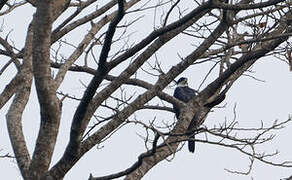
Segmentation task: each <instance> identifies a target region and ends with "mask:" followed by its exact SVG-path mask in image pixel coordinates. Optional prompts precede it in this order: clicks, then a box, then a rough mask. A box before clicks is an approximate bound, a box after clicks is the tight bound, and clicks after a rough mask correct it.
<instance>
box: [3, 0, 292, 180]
mask: <svg viewBox="0 0 292 180" xmlns="http://www.w3.org/2000/svg"><path fill="white" fill-rule="evenodd" d="M184 3H185V2H181V1H180V0H176V1H171V0H156V1H147V0H146V1H143V0H127V1H124V0H108V1H105V2H99V1H96V0H84V1H81V0H72V1H70V0H55V1H51V0H38V1H37V0H29V1H28V0H27V1H23V2H16V1H7V0H6V1H1V4H0V8H1V13H0V14H1V16H2V17H3V18H4V19H5V16H6V15H9V14H12V13H14V12H15V11H16V10H17V9H18V8H20V7H21V8H24V7H25V8H30V9H34V10H35V13H34V15H33V17H32V20H31V22H30V24H29V25H28V26H27V27H25V28H23V29H24V31H23V35H24V36H25V37H26V38H25V39H26V41H25V45H24V46H23V47H17V46H15V45H14V43H13V42H14V41H13V40H11V39H10V35H9V33H7V34H6V35H5V36H4V35H3V34H2V35H1V38H0V44H1V49H0V54H1V56H2V57H3V59H2V60H1V61H2V62H1V70H0V75H4V74H5V75H7V74H9V75H10V76H11V77H10V81H7V82H5V83H6V86H5V88H3V90H2V92H1V94H0V107H1V108H2V107H3V106H4V105H6V104H8V103H9V109H8V111H7V113H6V121H7V127H8V132H9V137H10V141H11V145H12V148H13V151H14V156H15V159H16V161H17V165H18V167H19V170H20V172H21V175H22V177H23V178H24V179H27V180H28V179H29V180H39V179H43V180H51V179H63V178H64V176H65V175H66V174H67V173H68V171H69V170H70V169H71V168H72V167H73V166H74V165H76V164H77V163H78V161H79V160H80V159H81V158H82V157H83V156H86V154H87V152H88V151H89V150H91V149H92V148H93V147H94V146H97V145H99V144H100V143H101V142H103V141H105V140H106V141H110V140H111V138H110V135H112V134H113V133H115V132H117V131H119V128H120V127H121V126H127V125H129V124H134V125H135V126H137V127H143V128H144V129H145V135H141V137H142V138H143V139H144V141H145V149H146V151H145V152H144V153H142V154H141V155H140V156H139V157H138V160H137V162H133V165H132V166H130V167H128V168H126V167H125V170H124V171H121V172H113V173H112V174H111V175H106V176H104V177H93V176H92V175H90V177H89V179H113V178H118V177H123V176H124V177H125V179H127V180H134V179H141V178H142V177H143V176H144V175H145V174H146V173H147V172H148V171H149V170H150V169H151V168H153V167H154V166H155V165H156V164H158V163H159V162H161V161H163V160H165V159H167V158H168V157H169V156H171V155H172V157H174V156H173V155H175V154H176V153H177V152H178V151H179V150H180V149H181V146H180V145H182V144H183V142H185V141H187V140H188V139H189V138H188V135H187V128H188V126H189V124H190V122H191V120H192V117H193V116H194V115H195V114H196V115H197V117H198V120H197V127H196V130H193V131H192V132H191V133H194V134H200V133H202V134H205V135H206V137H208V136H213V137H217V141H211V140H209V139H208V138H205V139H196V141H197V142H202V143H209V144H217V145H218V146H224V147H229V148H232V149H237V150H238V151H240V152H242V153H243V154H245V155H247V156H249V157H250V159H251V163H250V169H249V170H248V171H247V172H238V171H232V170H229V171H230V172H233V173H249V172H250V170H251V168H252V165H253V161H254V160H255V159H257V160H259V161H261V162H263V163H268V164H271V165H274V166H282V167H292V164H291V163H288V162H283V163H282V162H273V161H269V160H267V158H266V157H269V156H272V155H276V154H261V153H258V152H257V151H256V148H255V147H256V146H257V145H259V144H262V143H265V142H267V141H270V140H272V139H273V136H272V135H269V132H270V131H271V130H278V129H281V128H282V127H283V125H284V124H286V123H288V122H290V121H291V119H290V118H289V119H288V120H286V121H283V122H275V123H274V124H273V125H272V126H269V127H267V126H265V125H263V126H261V127H255V128H250V129H247V128H241V127H238V126H237V122H236V119H234V121H232V122H231V123H230V122H226V123H224V124H221V126H217V127H214V126H213V127H212V128H211V127H207V126H205V125H204V120H205V118H206V116H207V114H208V113H209V112H210V111H212V108H213V107H214V106H215V105H217V104H214V103H213V102H214V101H215V100H216V99H218V98H224V97H225V96H226V95H227V96H228V91H229V89H230V87H232V85H233V83H234V82H235V81H236V80H238V78H239V77H241V76H243V75H246V72H248V71H249V69H250V67H251V66H252V65H253V64H254V63H255V62H256V61H257V60H259V59H261V58H263V57H266V56H273V57H274V58H278V59H281V60H283V61H285V62H287V64H289V63H290V64H291V43H290V42H289V37H290V36H291V35H292V24H291V23H292V14H291V4H292V1H290V0H269V1H260V0H258V1H257V0H256V1H252V0H238V1H237V0H230V1H228V0H225V1H224V0H206V1H192V2H191V1H190V2H188V4H187V5H186V4H184ZM147 15H148V16H149V15H150V16H152V17H154V25H153V24H147V26H148V27H147V28H144V27H142V26H137V25H136V24H137V23H139V22H140V21H143V18H144V17H145V16H147ZM144 26H145V25H144ZM149 27H150V28H149ZM80 29H86V31H80V33H79V34H78V36H79V37H78V38H75V35H74V34H76V31H79V30H80ZM149 29H151V30H149ZM141 30H143V31H144V30H147V34H148V35H145V36H144V35H139V33H137V32H139V31H141ZM133 32H134V33H133ZM182 37H187V38H190V39H193V40H194V41H195V42H196V43H194V44H193V46H192V45H191V44H187V43H186V44H185V45H184V46H185V47H187V48H190V49H192V50H191V51H189V52H188V53H187V54H183V55H181V54H180V53H179V51H178V52H177V54H178V55H177V57H173V59H172V60H171V62H170V60H166V59H163V58H159V57H157V53H160V52H161V51H163V48H164V47H165V46H169V44H171V42H173V41H174V40H175V39H177V38H182ZM72 39H74V40H72ZM76 39H77V40H76ZM180 48H181V49H183V48H184V47H180ZM72 49H73V50H72ZM4 61H5V62H4ZM205 63H212V64H213V66H212V67H211V68H210V66H209V69H208V72H207V73H206V74H205V76H206V77H205V78H204V79H203V81H202V83H201V85H200V87H199V88H198V91H199V93H198V95H197V96H195V97H194V98H193V99H192V100H191V101H190V102H189V103H183V102H181V101H179V100H177V99H175V98H174V97H173V96H172V95H171V94H169V93H167V92H165V91H164V90H165V88H166V87H168V86H171V85H172V82H174V81H175V79H176V78H177V77H179V76H180V74H181V73H182V72H184V71H185V70H192V68H194V67H196V66H200V65H201V64H205ZM163 64H164V65H163ZM165 64H170V65H171V67H170V66H165ZM288 67H289V66H288V65H287V68H288ZM11 68H14V69H15V70H16V71H17V73H16V75H15V76H14V77H13V75H12V74H13V73H9V69H11ZM216 71H218V72H219V73H216ZM81 73H82V74H85V75H86V76H87V77H90V78H91V80H90V82H88V83H80V85H81V87H82V88H84V89H85V90H84V91H83V92H82V94H72V93H70V92H66V91H65V90H64V89H63V87H62V86H61V85H62V84H63V83H65V82H66V81H68V77H69V78H74V77H78V76H79V75H80V74H81ZM215 73H216V75H214V74H215ZM211 74H212V75H213V76H212V81H211V82H209V83H208V84H207V81H206V79H207V78H209V76H210V75H211ZM249 76H251V75H249ZM145 79H148V80H147V81H146V80H145ZM209 79H210V78H209ZM33 80H34V82H35V83H34V84H33ZM32 86H35V88H36V93H37V97H38V103H39V106H40V112H39V114H40V128H39V132H38V136H37V140H36V143H35V147H34V152H33V154H32V155H31V154H30V153H29V151H28V148H27V143H26V139H25V137H24V133H23V128H22V125H23V118H22V114H23V112H24V109H25V107H26V105H27V103H28V101H29V100H30V99H29V97H30V94H31V93H32V92H31V89H32ZM78 96H79V97H78ZM12 97H13V100H12V101H9V100H10V99H12ZM66 101H67V102H70V103H78V106H77V108H76V109H75V108H74V107H73V106H71V105H70V104H68V103H65V102H66ZM171 104H175V105H176V106H178V107H180V108H181V115H180V117H179V119H178V120H175V119H173V120H172V121H169V122H164V123H161V122H159V120H158V119H153V120H148V121H143V120H140V119H139V118H136V115H137V114H139V113H143V110H147V111H150V112H153V113H156V112H161V113H165V114H171V115H172V117H173V110H172V105H171ZM62 110H63V111H62ZM65 111H66V112H71V113H72V114H74V116H73V118H72V124H71V129H70V140H69V142H68V144H67V147H66V149H65V150H64V154H63V155H62V157H61V158H60V159H59V161H58V162H57V163H55V164H51V160H52V156H53V152H54V149H55V145H56V141H57V136H58V132H59V131H62V129H60V126H59V125H60V121H61V119H62V118H61V117H62V113H64V112H65ZM66 121H70V120H69V119H66ZM214 123H216V122H214ZM241 132H253V133H254V135H253V136H252V135H251V136H250V137H245V136H240V135H238V134H241ZM188 133H190V132H188ZM267 134H268V135H267ZM7 156H8V154H7ZM3 157H6V156H5V155H4V156H3ZM9 157H10V155H9ZM92 173H93V174H94V172H92Z"/></svg>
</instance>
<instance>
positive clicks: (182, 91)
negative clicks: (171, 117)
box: [173, 77, 197, 152]
mask: <svg viewBox="0 0 292 180" xmlns="http://www.w3.org/2000/svg"><path fill="white" fill-rule="evenodd" d="M196 94H197V92H196V91H195V90H194V89H192V88H190V87H188V79H187V78H185V77H182V78H180V79H179V80H178V81H177V87H176V88H175V90H174V94H173V96H174V97H175V98H177V99H179V100H181V101H183V102H185V103H187V102H188V101H189V100H191V99H192V98H193V97H194V96H196ZM173 109H174V112H175V116H176V118H177V119H178V118H179V115H180V109H179V107H177V106H175V105H173ZM196 119H197V117H196V115H195V116H194V117H193V119H192V121H191V123H190V125H189V127H188V130H187V132H188V133H189V132H190V131H193V130H194V128H195V127H196ZM194 138H195V135H194V134H193V133H192V134H191V135H190V140H189V141H188V148H189V151H190V152H194V151H195V141H194V140H193V139H194Z"/></svg>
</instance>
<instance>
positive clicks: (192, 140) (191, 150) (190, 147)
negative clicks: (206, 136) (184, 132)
mask: <svg viewBox="0 0 292 180" xmlns="http://www.w3.org/2000/svg"><path fill="white" fill-rule="evenodd" d="M189 138H190V140H189V141H188V146H189V151H190V152H192V153H194V152H195V141H194V139H195V135H194V134H193V135H191V136H190V137H189Z"/></svg>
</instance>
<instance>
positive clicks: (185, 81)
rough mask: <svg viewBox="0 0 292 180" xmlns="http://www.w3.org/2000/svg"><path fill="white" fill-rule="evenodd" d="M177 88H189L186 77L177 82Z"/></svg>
mask: <svg viewBox="0 0 292 180" xmlns="http://www.w3.org/2000/svg"><path fill="white" fill-rule="evenodd" d="M176 84H177V86H188V79H187V78H185V77H181V78H179V80H178V81H177V82H176Z"/></svg>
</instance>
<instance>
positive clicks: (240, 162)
mask: <svg viewBox="0 0 292 180" xmlns="http://www.w3.org/2000/svg"><path fill="white" fill-rule="evenodd" d="M32 13H33V9H30V8H28V7H27V6H25V7H23V8H19V9H17V13H13V14H12V15H8V16H5V18H4V19H3V17H1V18H0V22H1V23H2V21H3V22H4V23H3V24H4V29H3V31H2V32H0V35H1V37H5V36H6V34H7V33H8V32H9V31H10V30H13V31H12V32H11V34H10V36H9V37H10V38H9V39H11V40H13V41H14V43H15V45H16V46H17V47H19V48H21V47H22V46H23V43H24V38H25V35H26V30H27V25H28V22H29V21H30V20H31V18H32ZM147 18H148V19H147ZM151 18H153V16H149V17H145V18H144V21H145V22H149V21H151ZM145 22H144V23H145ZM137 27H138V28H137V29H138V30H139V31H138V32H136V33H138V35H140V34H141V38H142V37H143V35H144V34H148V33H146V32H144V31H146V30H147V28H145V26H143V23H140V24H139V23H138V25H137ZM148 28H149V27H148ZM151 28H152V25H151V27H150V29H151ZM137 29H136V30H137ZM150 29H148V30H150ZM85 30H86V29H85ZM78 32H79V31H78ZM75 33H76V34H77V32H76V31H75ZM79 33H80V32H79ZM75 37H76V36H74V37H73V36H72V37H67V38H74V39H75ZM77 38H78V37H77ZM181 38H186V37H181ZM74 39H73V40H72V41H74ZM185 40H186V39H185ZM185 40H184V39H183V40H182V39H180V40H176V41H172V42H171V43H169V44H168V47H167V48H164V49H162V51H161V52H160V53H158V58H159V59H160V60H161V61H162V65H163V67H164V68H165V70H167V69H169V68H170V67H171V65H172V64H175V63H177V62H178V60H177V59H178V56H177V53H181V54H183V55H185V54H187V53H188V52H190V51H191V50H192V48H194V47H191V46H190V45H189V43H190V41H188V43H186V41H185ZM136 42H138V40H136ZM3 62H4V61H3ZM3 62H0V65H2V63H3ZM204 67H205V68H206V67H207V66H204ZM206 71H208V69H207V68H206V69H202V67H192V68H191V69H189V70H187V71H185V72H184V73H183V74H182V76H185V77H188V79H189V85H190V86H191V87H193V88H198V86H199V84H200V83H201V80H202V78H203V75H204V74H203V73H205V72H206ZM253 71H255V74H253V75H254V76H255V77H257V78H259V79H262V80H265V82H259V81H255V80H254V79H252V78H250V77H241V78H240V80H238V81H237V82H236V83H235V84H234V85H233V87H232V88H231V90H230V91H229V92H228V94H227V98H226V99H225V100H224V102H223V103H222V104H226V107H225V108H222V109H221V108H220V109H214V112H213V113H210V114H209V116H208V118H207V120H206V122H205V124H206V125H208V126H210V127H212V126H214V125H218V124H219V123H222V122H224V120H225V119H226V120H227V121H232V120H233V107H234V105H235V104H236V105H237V108H236V113H237V121H238V122H239V126H240V127H259V126H260V125H261V121H263V122H264V123H265V125H271V124H272V123H273V122H274V121H275V120H279V121H284V120H287V119H288V116H289V114H291V107H292V101H291V92H292V83H291V82H292V72H290V71H289V68H288V65H287V64H285V63H284V62H281V61H279V60H277V59H275V58H273V57H269V58H263V59H262V60H260V61H258V62H257V63H256V64H255V65H254V67H253ZM14 72H15V70H14V68H13V67H11V68H10V69H9V71H7V72H6V73H4V74H3V75H2V76H0V92H1V91H2V90H3V88H4V87H5V85H6V84H7V82H8V80H9V79H11V78H12V76H10V75H11V74H13V73H14ZM89 78H90V77H88V76H84V75H82V74H78V76H74V77H73V78H72V77H71V78H67V79H66V82H65V84H64V85H63V86H62V87H61V89H62V90H67V91H69V92H70V93H73V94H78V93H80V92H82V91H83V90H84V88H82V85H81V84H80V83H79V80H82V81H83V82H85V83H86V82H88V80H89ZM147 78H148V77H145V79H147ZM211 80H212V77H211V78H210V79H209V81H211ZM173 90H174V88H167V89H166V90H165V91H166V92H167V93H169V94H173ZM79 95H80V94H79ZM79 97H80V96H79ZM8 105H9V104H8ZM8 105H6V106H5V107H4V108H2V109H1V110H0V133H1V134H0V142H1V144H0V149H3V151H1V152H0V153H4V152H9V153H12V149H11V146H10V142H9V137H8V133H7V127H6V119H5V114H6V112H7V109H8V107H9V106H8ZM76 106H77V104H76V103H72V101H65V102H64V105H63V107H67V109H64V110H63V112H64V113H63V116H62V122H61V131H60V134H59V137H58V143H57V146H56V150H55V155H54V159H53V162H52V164H54V163H55V162H56V161H57V160H58V159H59V158H60V156H61V155H62V153H63V150H64V148H65V146H66V144H67V141H68V135H69V129H70V123H71V120H72V116H73V112H74V111H73V110H72V109H71V108H73V109H74V108H75V107H76ZM155 115H157V117H159V118H161V120H169V119H171V120H172V119H173V114H170V113H164V114H163V116H159V112H155V113H154V114H153V112H151V111H145V112H143V113H142V114H138V117H141V118H142V117H143V118H145V119H147V118H150V119H151V118H153V117H154V116H155ZM23 119H24V127H23V128H24V132H25V135H26V140H27V143H28V147H29V150H30V152H31V153H32V151H33V147H34V143H35V138H36V135H37V132H38V126H39V107H38V103H37V98H36V94H35V90H34V89H33V91H32V95H31V100H30V102H29V104H28V107H27V109H26V111H25V113H24V116H23ZM291 132H292V126H291V124H289V125H288V126H287V127H286V128H285V129H282V130H281V131H280V132H276V134H277V135H276V137H275V139H274V141H273V142H271V143H267V144H266V145H263V146H261V149H260V150H263V151H266V152H274V151H275V150H279V151H280V155H278V156H276V157H275V158H273V160H275V161H276V162H280V161H284V160H292V154H291V145H290V136H291V135H292V134H291ZM142 133H143V130H142V129H137V128H136V126H127V127H123V128H121V129H120V130H119V132H118V133H115V134H114V135H113V136H112V138H111V140H109V141H106V142H104V143H102V146H103V148H101V149H97V148H93V149H92V150H91V151H90V152H89V153H88V154H87V155H86V156H85V157H84V158H82V159H81V160H80V161H79V162H78V164H77V165H76V166H75V167H74V168H73V169H72V170H71V171H70V172H69V173H68V175H67V176H66V177H65V180H72V179H73V180H74V179H87V178H88V176H89V174H90V173H92V174H93V175H94V176H99V175H100V176H101V175H107V174H110V173H113V172H117V171H120V170H124V169H126V168H127V167H129V166H130V165H132V164H133V163H134V162H135V161H136V160H137V156H138V155H139V154H140V153H142V152H144V151H145V148H144V142H143V140H142V139H141V138H140V137H139V136H138V134H142ZM198 138H203V136H198ZM248 166H249V159H248V157H247V156H245V155H243V154H241V153H239V152H238V151H236V150H231V149H226V148H223V147H219V146H215V145H208V144H203V143H197V144H196V152H195V154H191V153H189V152H188V151H187V148H186V147H184V148H183V149H182V151H180V152H179V153H177V154H176V155H175V158H174V159H173V160H172V161H171V162H168V161H163V162H161V163H160V164H159V165H157V166H156V167H154V168H153V169H152V170H151V171H150V172H149V173H148V174H147V175H146V176H145V177H144V178H143V179H144V180H153V179H167V180H177V179H194V178H197V179H202V178H204V179H214V178H220V179H225V180H231V179H237V180H241V179H242V180H246V179H251V178H254V179H255V180H256V179H264V178H267V176H268V177H269V179H271V180H272V179H273V180H276V179H277V180H278V179H280V178H285V177H288V176H290V175H292V170H291V169H285V168H277V167H272V166H270V165H266V164H263V163H261V162H258V161H255V165H254V168H253V169H252V172H251V173H250V174H249V175H247V176H243V175H235V174H231V173H228V172H226V171H225V170H224V169H225V168H227V169H230V170H237V171H244V170H247V169H248ZM0 171H1V175H2V178H3V179H22V178H21V176H20V173H19V171H18V168H17V164H16V162H15V161H14V160H13V159H0Z"/></svg>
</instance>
